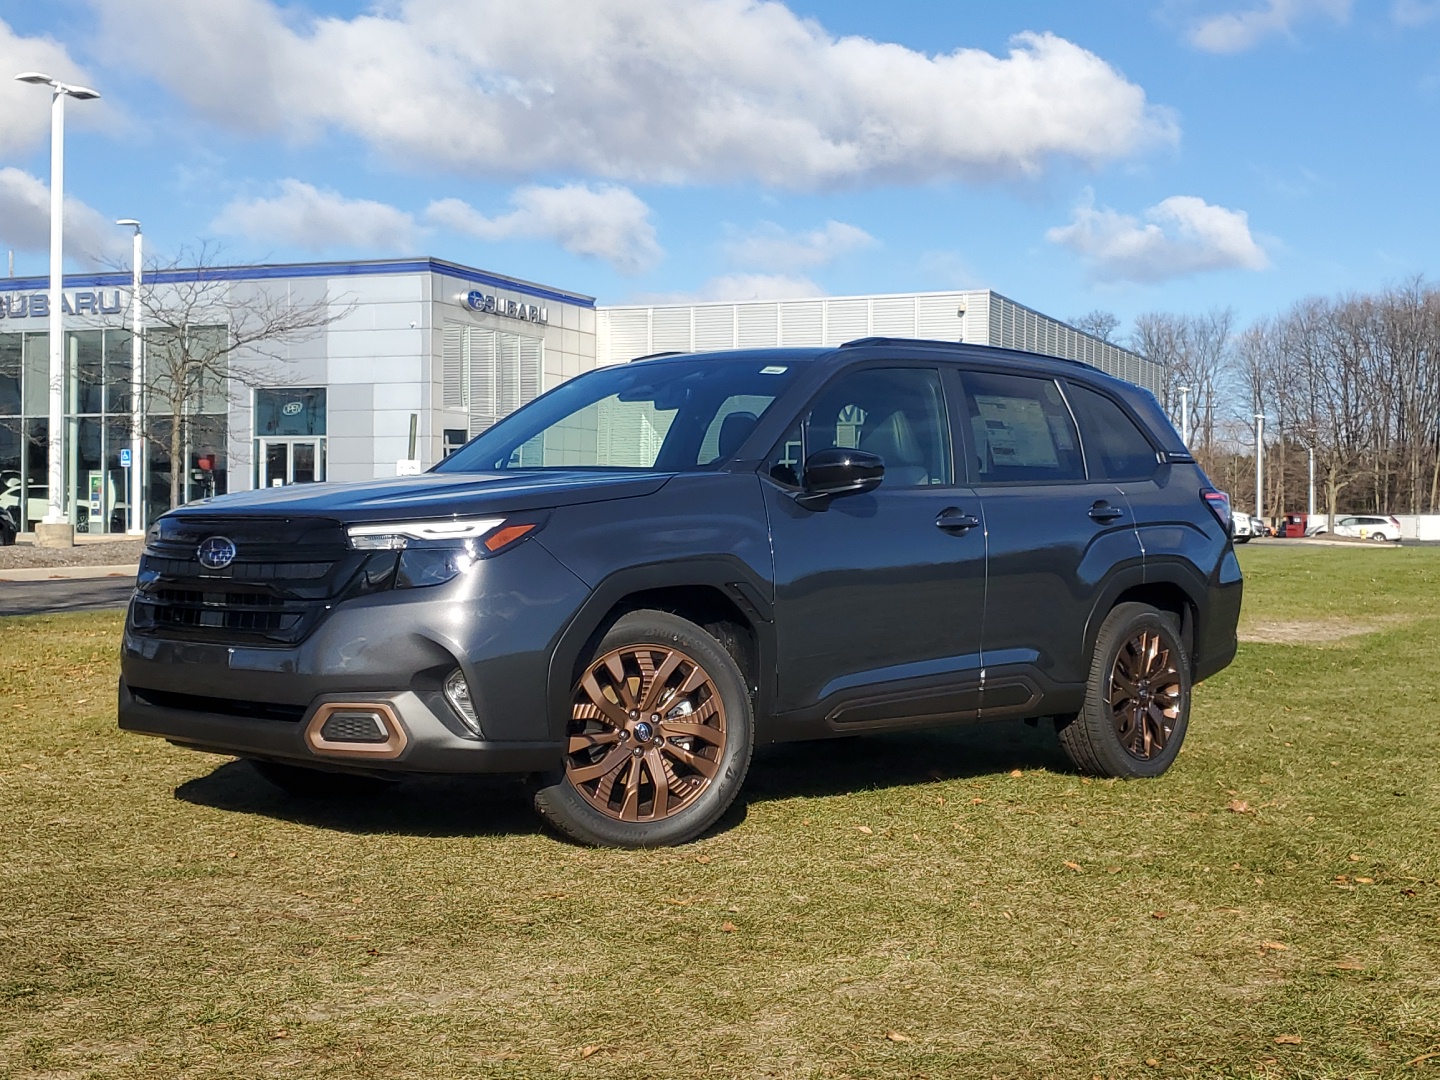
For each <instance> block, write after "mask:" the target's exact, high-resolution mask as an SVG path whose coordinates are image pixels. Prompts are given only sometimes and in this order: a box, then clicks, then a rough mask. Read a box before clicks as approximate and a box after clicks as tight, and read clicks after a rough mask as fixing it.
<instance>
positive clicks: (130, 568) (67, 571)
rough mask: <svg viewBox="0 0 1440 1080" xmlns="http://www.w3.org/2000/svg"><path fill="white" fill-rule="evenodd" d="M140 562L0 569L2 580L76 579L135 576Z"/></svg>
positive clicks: (138, 570)
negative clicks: (113, 564)
mask: <svg viewBox="0 0 1440 1080" xmlns="http://www.w3.org/2000/svg"><path fill="white" fill-rule="evenodd" d="M139 572H140V566H139V564H138V563H131V564H129V565H125V564H123V563H122V564H120V565H119V566H26V567H17V568H15V569H13V570H0V581H74V580H76V579H81V578H106V577H126V578H134V577H135V575H136V574H138V573H139Z"/></svg>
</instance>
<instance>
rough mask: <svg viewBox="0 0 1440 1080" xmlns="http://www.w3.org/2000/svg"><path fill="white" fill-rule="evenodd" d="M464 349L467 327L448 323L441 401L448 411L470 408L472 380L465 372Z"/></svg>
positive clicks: (441, 357) (442, 348) (443, 355)
mask: <svg viewBox="0 0 1440 1080" xmlns="http://www.w3.org/2000/svg"><path fill="white" fill-rule="evenodd" d="M464 349H465V326H464V325H463V324H462V323H457V322H450V321H447V322H446V323H445V331H444V343H443V344H442V346H441V353H440V370H441V379H442V383H443V385H442V388H441V394H440V400H441V403H442V406H443V407H444V408H446V409H469V408H470V379H469V377H468V373H467V372H466V370H465V358H464Z"/></svg>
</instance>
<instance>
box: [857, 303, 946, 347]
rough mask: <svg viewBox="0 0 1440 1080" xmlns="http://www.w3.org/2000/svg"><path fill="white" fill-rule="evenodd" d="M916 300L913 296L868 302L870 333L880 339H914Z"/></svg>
mask: <svg viewBox="0 0 1440 1080" xmlns="http://www.w3.org/2000/svg"><path fill="white" fill-rule="evenodd" d="M918 299H919V298H918V297H914V296H877V297H875V299H873V300H871V301H870V333H872V334H879V335H880V336H882V337H915V336H916V333H915V328H916V322H917V320H916V316H915V308H916V305H917V302H918ZM952 340H953V339H952Z"/></svg>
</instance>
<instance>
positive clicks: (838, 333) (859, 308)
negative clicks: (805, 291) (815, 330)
mask: <svg viewBox="0 0 1440 1080" xmlns="http://www.w3.org/2000/svg"><path fill="white" fill-rule="evenodd" d="M869 336H870V301H869V300H868V299H862V300H827V301H826V302H825V344H826V345H843V344H845V342H847V341H854V340H855V339H856V338H863V337H869Z"/></svg>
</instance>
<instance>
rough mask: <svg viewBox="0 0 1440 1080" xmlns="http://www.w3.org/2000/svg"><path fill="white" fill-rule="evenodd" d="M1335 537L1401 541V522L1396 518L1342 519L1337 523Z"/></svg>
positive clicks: (1374, 516)
mask: <svg viewBox="0 0 1440 1080" xmlns="http://www.w3.org/2000/svg"><path fill="white" fill-rule="evenodd" d="M1334 535H1335V536H1355V537H1358V538H1360V539H1361V540H1393V541H1395V542H1397V543H1398V542H1399V540H1400V522H1399V520H1398V519H1397V518H1394V517H1388V516H1387V517H1380V516H1379V515H1371V516H1368V517H1359V516H1352V517H1342V518H1341V519H1340V520H1339V521H1337V522H1335V531H1334Z"/></svg>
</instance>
